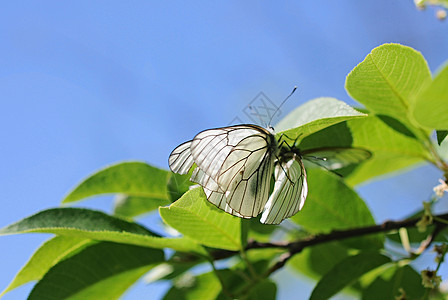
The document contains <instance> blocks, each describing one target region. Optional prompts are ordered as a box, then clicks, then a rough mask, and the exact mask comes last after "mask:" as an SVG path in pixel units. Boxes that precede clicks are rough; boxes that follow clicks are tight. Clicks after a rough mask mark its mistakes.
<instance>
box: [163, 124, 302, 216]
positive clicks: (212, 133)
mask: <svg viewBox="0 0 448 300" xmlns="http://www.w3.org/2000/svg"><path fill="white" fill-rule="evenodd" d="M279 153H280V149H279V143H278V141H277V140H276V138H275V136H274V134H273V130H270V129H265V128H262V127H260V126H257V125H251V124H244V125H235V126H229V127H223V128H216V129H208V130H205V131H202V132H200V133H199V134H197V135H196V136H195V137H194V138H193V140H191V141H188V142H185V143H183V144H181V145H180V146H178V147H177V148H176V149H174V150H173V152H172V153H171V155H170V157H169V165H170V168H171V170H172V171H173V172H175V173H179V174H186V173H188V171H189V170H190V169H191V168H192V166H193V164H196V166H197V167H196V168H195V170H194V171H193V174H192V176H191V180H192V181H193V182H196V183H198V184H199V185H201V186H202V187H203V189H204V192H205V194H206V196H207V199H208V201H210V202H211V203H213V204H214V205H216V206H217V207H218V208H220V209H222V210H224V211H226V212H228V213H230V214H232V215H235V216H238V217H241V218H252V217H256V216H258V215H259V214H260V213H263V214H262V216H261V222H262V223H266V224H279V223H280V222H281V221H283V220H284V219H286V218H289V217H291V216H293V215H294V214H296V213H297V212H298V211H299V210H300V209H302V207H303V204H304V203H305V199H306V196H307V193H308V187H307V182H306V173H305V168H304V166H303V163H302V160H301V157H300V154H299V153H298V152H297V153H295V152H290V153H288V154H285V155H282V157H280V158H279V157H278V155H279ZM274 169H275V170H274ZM273 172H274V180H275V184H274V190H273V192H272V194H271V196H270V197H269V191H270V187H271V178H272V173H273Z"/></svg>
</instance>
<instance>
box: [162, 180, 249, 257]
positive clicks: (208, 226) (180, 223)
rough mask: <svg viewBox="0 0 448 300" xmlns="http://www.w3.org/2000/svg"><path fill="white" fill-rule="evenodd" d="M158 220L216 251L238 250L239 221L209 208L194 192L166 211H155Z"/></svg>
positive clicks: (199, 189) (164, 209)
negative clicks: (218, 249)
mask: <svg viewBox="0 0 448 300" xmlns="http://www.w3.org/2000/svg"><path fill="white" fill-rule="evenodd" d="M159 212H160V216H161V217H162V219H163V220H164V221H165V222H166V223H167V224H168V225H170V226H171V227H173V228H174V229H176V230H177V231H179V232H180V233H182V234H184V235H186V236H188V237H190V238H192V239H194V240H196V241H197V242H198V243H200V244H202V245H205V246H208V247H215V248H220V249H227V250H239V249H241V247H242V245H241V220H240V218H237V217H234V216H231V215H229V214H227V213H225V212H223V211H221V210H220V209H218V208H216V207H215V206H214V205H213V204H210V203H209V202H208V201H207V199H206V197H205V195H204V192H203V191H202V188H200V187H199V188H195V189H192V190H190V191H188V192H187V193H185V194H184V195H183V196H182V197H181V198H180V199H179V200H177V201H176V202H174V203H173V204H171V205H170V206H169V207H161V208H159Z"/></svg>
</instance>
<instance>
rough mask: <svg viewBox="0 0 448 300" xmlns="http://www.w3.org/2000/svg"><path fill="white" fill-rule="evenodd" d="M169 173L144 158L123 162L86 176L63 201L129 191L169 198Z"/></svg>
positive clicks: (142, 195)
mask: <svg viewBox="0 0 448 300" xmlns="http://www.w3.org/2000/svg"><path fill="white" fill-rule="evenodd" d="M169 176H170V173H169V172H168V171H165V170H161V169H157V168H155V167H152V166H150V165H148V164H146V163H143V162H124V163H119V164H116V165H113V166H110V167H107V168H105V169H102V170H100V171H98V172H96V173H94V174H93V175H91V176H89V177H88V178H86V179H85V180H83V181H82V182H81V183H80V184H79V185H78V186H77V187H76V188H75V189H74V190H73V191H71V192H70V193H69V194H68V195H67V196H66V197H65V199H64V200H63V201H62V202H63V203H68V202H74V201H78V200H81V199H84V198H87V197H92V196H96V195H102V194H116V193H121V194H126V195H129V196H139V197H148V198H158V199H169V197H168V191H167V183H168V179H169Z"/></svg>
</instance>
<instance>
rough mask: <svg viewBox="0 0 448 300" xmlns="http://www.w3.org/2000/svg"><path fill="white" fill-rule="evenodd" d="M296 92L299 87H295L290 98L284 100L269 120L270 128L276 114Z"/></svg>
mask: <svg viewBox="0 0 448 300" xmlns="http://www.w3.org/2000/svg"><path fill="white" fill-rule="evenodd" d="M296 90H297V86H295V87H294V88H293V89H292V92H291V93H289V95H288V97H286V98H285V100H283V102H282V103H280V106H279V107H277V109H276V110H275V111H274V113H273V114H272V116H271V118H270V119H269V123H268V126H269V125H271V122H272V119H273V118H274V116H275V114H276V113H277V112H278V111H279V110H280V107H282V106H283V104H285V102H286V100H288V99H289V98H290V97H291V96H292V94H294V92H295V91H296Z"/></svg>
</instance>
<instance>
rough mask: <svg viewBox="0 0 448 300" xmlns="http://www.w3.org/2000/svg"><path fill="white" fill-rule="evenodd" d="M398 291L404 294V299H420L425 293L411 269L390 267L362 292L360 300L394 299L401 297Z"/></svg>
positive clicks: (418, 277) (419, 279) (419, 278)
mask: <svg viewBox="0 0 448 300" xmlns="http://www.w3.org/2000/svg"><path fill="white" fill-rule="evenodd" d="M400 289H402V290H403V291H404V292H405V296H406V299H422V296H423V295H424V293H425V288H424V287H423V285H422V278H421V277H420V274H418V273H417V272H416V271H415V270H414V269H413V268H412V267H410V266H404V267H397V266H392V267H390V268H389V269H388V270H386V271H385V272H384V273H382V274H381V275H380V276H379V277H377V278H376V279H375V280H374V281H373V282H372V284H370V285H369V286H368V287H367V288H366V289H365V290H364V291H363V293H362V299H363V300H376V299H395V297H397V296H399V295H401V291H400Z"/></svg>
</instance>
